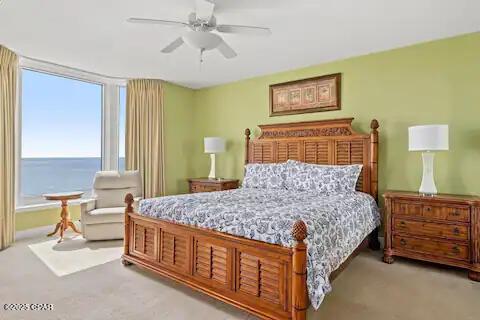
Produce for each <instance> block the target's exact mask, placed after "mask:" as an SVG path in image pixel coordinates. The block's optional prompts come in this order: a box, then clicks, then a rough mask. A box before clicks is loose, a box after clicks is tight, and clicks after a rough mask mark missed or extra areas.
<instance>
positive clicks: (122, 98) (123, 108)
mask: <svg viewBox="0 0 480 320" xmlns="http://www.w3.org/2000/svg"><path fill="white" fill-rule="evenodd" d="M118 99H119V105H120V113H119V116H118V118H119V121H118V123H119V128H118V170H119V171H125V126H126V122H125V119H126V116H127V88H126V87H120V88H119V94H118Z"/></svg>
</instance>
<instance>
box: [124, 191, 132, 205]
mask: <svg viewBox="0 0 480 320" xmlns="http://www.w3.org/2000/svg"><path fill="white" fill-rule="evenodd" d="M125 203H126V204H128V205H131V204H132V203H133V194H131V193H127V195H126V196H125Z"/></svg>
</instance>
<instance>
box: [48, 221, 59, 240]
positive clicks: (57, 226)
mask: <svg viewBox="0 0 480 320" xmlns="http://www.w3.org/2000/svg"><path fill="white" fill-rule="evenodd" d="M61 224H62V222H61V221H60V222H59V223H57V225H56V226H55V230H54V231H53V232H52V233H49V234H47V237H51V236H53V235H54V234H55V233H57V231H58V229H60V225H61Z"/></svg>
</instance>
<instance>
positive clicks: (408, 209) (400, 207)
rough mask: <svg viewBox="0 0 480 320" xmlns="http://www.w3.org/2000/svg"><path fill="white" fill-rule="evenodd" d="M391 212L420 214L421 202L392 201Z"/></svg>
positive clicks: (408, 214) (407, 214)
mask: <svg viewBox="0 0 480 320" xmlns="http://www.w3.org/2000/svg"><path fill="white" fill-rule="evenodd" d="M392 213H393V214H401V215H406V216H422V204H421V203H415V202H412V201H401V200H400V201H394V202H393V206H392Z"/></svg>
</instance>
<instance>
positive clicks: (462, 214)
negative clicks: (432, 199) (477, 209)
mask: <svg viewBox="0 0 480 320" xmlns="http://www.w3.org/2000/svg"><path fill="white" fill-rule="evenodd" d="M422 215H423V216H424V217H425V218H433V219H442V220H450V221H462V222H469V221H470V208H469V207H467V206H445V205H424V206H423V212H422Z"/></svg>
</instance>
